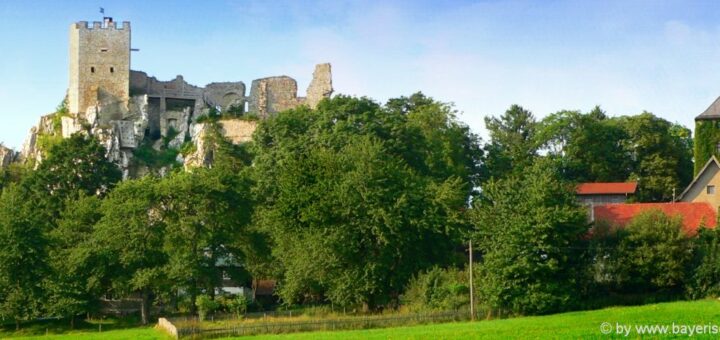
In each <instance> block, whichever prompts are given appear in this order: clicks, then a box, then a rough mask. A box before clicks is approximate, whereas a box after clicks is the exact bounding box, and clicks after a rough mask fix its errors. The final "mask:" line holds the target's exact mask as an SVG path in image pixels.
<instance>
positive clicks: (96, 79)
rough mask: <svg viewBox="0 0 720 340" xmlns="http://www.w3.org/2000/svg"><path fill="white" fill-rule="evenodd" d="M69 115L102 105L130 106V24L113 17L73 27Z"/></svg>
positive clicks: (71, 28)
mask: <svg viewBox="0 0 720 340" xmlns="http://www.w3.org/2000/svg"><path fill="white" fill-rule="evenodd" d="M69 60H70V86H69V88H68V108H69V110H70V113H72V114H78V113H85V110H87V108H88V107H89V106H91V105H97V104H98V103H103V105H108V104H113V105H119V106H120V107H125V108H126V107H127V102H128V99H129V97H130V23H129V22H127V21H125V22H123V23H122V26H121V27H118V26H117V25H116V23H115V22H114V21H113V20H112V18H105V21H104V22H97V21H96V22H93V25H92V27H89V26H88V23H87V22H86V21H80V22H77V23H74V24H72V25H70V59H69Z"/></svg>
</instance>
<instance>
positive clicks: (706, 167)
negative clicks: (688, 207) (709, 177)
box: [677, 155, 720, 201]
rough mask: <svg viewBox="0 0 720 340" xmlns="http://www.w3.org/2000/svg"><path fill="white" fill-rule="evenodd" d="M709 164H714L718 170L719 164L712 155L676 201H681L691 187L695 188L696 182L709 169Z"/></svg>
mask: <svg viewBox="0 0 720 340" xmlns="http://www.w3.org/2000/svg"><path fill="white" fill-rule="evenodd" d="M711 164H714V165H715V166H717V167H718V168H720V162H718V160H717V158H715V156H714V155H713V156H712V157H710V159H708V160H707V162H705V165H704V166H703V168H702V169H700V171H698V173H697V175H695V178H693V180H692V182H690V184H688V186H687V188H685V190H683V192H682V193H681V194H680V196H678V198H677V201H680V200H682V199H683V197H685V194H687V193H688V191H690V189H691V188H692V187H693V186H695V184H696V183H697V181H698V180H699V179H700V176H702V175H703V173H704V172H705V171H707V169H708V167H710V165H711Z"/></svg>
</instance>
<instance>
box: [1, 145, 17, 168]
mask: <svg viewBox="0 0 720 340" xmlns="http://www.w3.org/2000/svg"><path fill="white" fill-rule="evenodd" d="M13 160H15V151H13V150H12V149H9V148H6V147H5V146H4V145H2V144H0V169H1V168H4V167H6V166H8V165H10V163H12V162H13Z"/></svg>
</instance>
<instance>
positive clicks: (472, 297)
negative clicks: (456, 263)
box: [468, 240, 475, 321]
mask: <svg viewBox="0 0 720 340" xmlns="http://www.w3.org/2000/svg"><path fill="white" fill-rule="evenodd" d="M468 245H469V248H470V320H472V321H475V287H473V286H474V285H473V251H472V240H470V241H468Z"/></svg>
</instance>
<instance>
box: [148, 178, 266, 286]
mask: <svg viewBox="0 0 720 340" xmlns="http://www.w3.org/2000/svg"><path fill="white" fill-rule="evenodd" d="M157 190H158V191H157V192H158V195H159V200H160V202H162V209H161V212H162V216H163V221H164V222H165V223H167V229H166V231H165V235H164V252H165V253H166V254H167V255H168V262H167V267H166V269H165V270H166V272H167V274H168V276H169V278H171V279H172V280H174V282H175V286H176V287H177V288H182V289H183V290H185V291H187V292H189V293H190V294H191V296H193V297H194V296H196V295H197V294H198V293H199V292H200V291H207V292H213V291H214V289H215V288H216V287H221V282H222V274H223V269H222V267H220V266H218V265H217V264H218V263H220V262H221V261H222V262H224V263H226V264H229V265H231V266H232V265H239V264H241V263H243V261H244V260H245V257H244V254H245V251H246V250H248V248H250V247H251V243H252V242H251V240H250V239H251V235H252V234H251V233H250V232H249V231H248V230H246V229H247V226H248V224H249V223H250V216H251V214H252V207H253V205H252V200H251V198H250V182H249V181H248V179H247V176H244V175H243V174H240V175H238V174H237V172H235V171H233V169H232V168H230V167H227V166H215V167H213V168H212V169H205V168H198V169H193V172H192V173H190V172H181V173H174V174H172V175H170V176H168V177H167V178H164V179H162V180H161V181H160V182H159V183H158V186H157ZM211 294H214V293H211Z"/></svg>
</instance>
